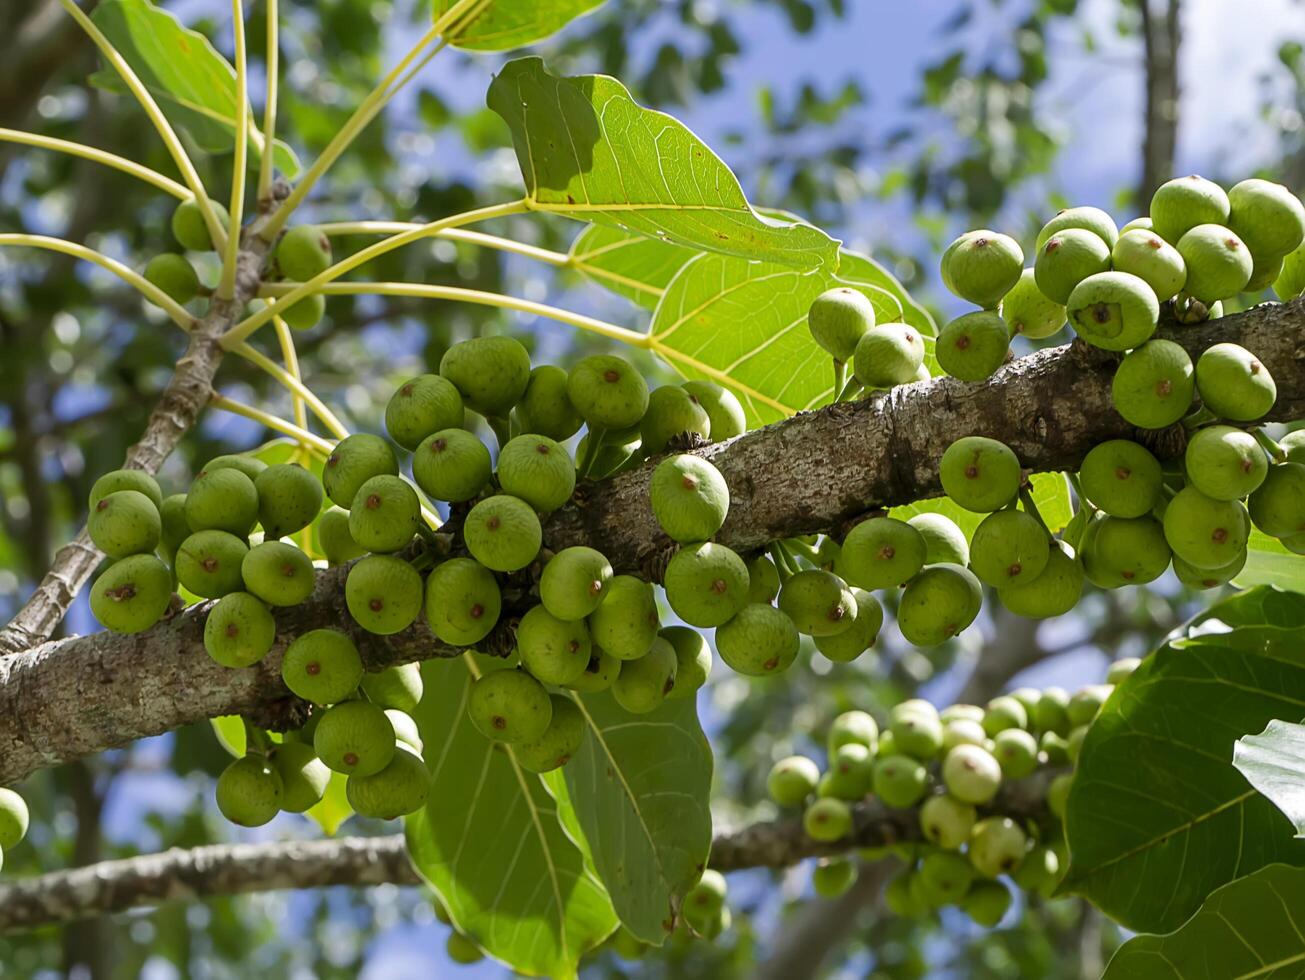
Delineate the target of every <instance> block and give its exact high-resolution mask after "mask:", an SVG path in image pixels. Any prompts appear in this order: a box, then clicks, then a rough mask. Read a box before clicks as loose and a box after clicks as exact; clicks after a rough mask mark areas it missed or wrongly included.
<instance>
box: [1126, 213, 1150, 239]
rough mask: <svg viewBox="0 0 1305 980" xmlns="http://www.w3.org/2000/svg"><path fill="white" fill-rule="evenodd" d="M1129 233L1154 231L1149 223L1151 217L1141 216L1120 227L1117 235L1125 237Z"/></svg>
mask: <svg viewBox="0 0 1305 980" xmlns="http://www.w3.org/2000/svg"><path fill="white" fill-rule="evenodd" d="M1130 231H1155V226H1154V225H1153V224H1152V223H1151V216H1150V215H1142V216H1141V217H1139V218H1134V219H1133V220H1132V221H1129V222H1128V223H1126V224H1124V225H1121V226H1120V229H1119V233H1120V234H1121V235H1126V234H1128V233H1129V232H1130Z"/></svg>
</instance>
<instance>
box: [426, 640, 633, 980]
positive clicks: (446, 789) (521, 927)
mask: <svg viewBox="0 0 1305 980" xmlns="http://www.w3.org/2000/svg"><path fill="white" fill-rule="evenodd" d="M497 666H500V664H499V663H492V662H490V661H488V660H487V659H485V658H481V659H478V660H473V659H472V657H471V655H470V654H468V655H466V656H464V657H463V658H462V659H461V660H459V661H454V662H439V661H430V662H427V663H425V664H423V665H422V679H423V680H424V681H425V692H426V693H425V695H424V696H423V698H422V701H421V704H420V705H418V707H417V710H416V713H415V716H414V717H415V718H416V721H417V728H418V730H419V731H420V732H421V738H422V741H423V742H424V743H425V745H426V763H427V765H428V766H429V768H430V771H431V779H432V783H431V791H430V800H429V802H428V803H427V805H426V807H425V808H424V809H422V810H419V811H418V812H417V813H415V814H412V815H411V816H409V817H408V818H407V820H406V825H407V826H406V831H407V840H408V851H409V854H410V855H411V856H412V861H413V865H414V866H415V867H416V869H417V871H418V872H419V873H420V874H421V876H422V877H423V878H424V879H426V881H428V882H429V883H430V884H431V885H432V887H434V889H435V891H436V893H437V894H438V896H439V898H440V901H441V902H443V903H444V906H445V907H446V908H447V909H448V911H449V915H450V916H451V917H452V919H453V922H454V923H455V924H456V925H457V927H458V928H459V929H460V930H461V931H462V932H464V933H466V934H467V935H468V936H470V937H471V938H472V939H474V940H475V941H476V942H477V943H478V944H479V945H480V946H481V947H483V948H484V949H485V950H486V951H487V952H488V953H490V954H491V955H492V956H495V957H497V958H498V959H500V960H502V961H503V962H505V963H507V964H508V965H510V966H511V967H512V968H513V969H515V970H517V971H518V972H521V973H526V974H531V975H540V976H550V977H570V976H574V975H575V972H576V965H577V963H578V962H579V960H580V957H581V956H582V955H583V954H584V953H585V952H586V951H587V950H589V949H591V948H593V947H594V946H596V945H597V944H598V943H600V942H602V940H603V939H604V938H606V937H607V935H608V934H610V933H611V932H612V930H613V929H614V928H615V927H616V923H617V919H616V913H615V912H614V911H613V910H612V902H611V899H610V898H609V897H608V895H607V892H606V891H605V890H604V888H603V886H602V884H601V883H600V882H599V881H598V879H597V878H596V877H595V875H594V873H593V871H592V870H590V869H589V868H588V867H587V866H586V863H585V860H584V856H583V854H582V852H581V850H580V849H579V848H577V847H576V845H575V844H574V843H573V842H572V841H571V840H570V839H569V838H568V837H567V836H566V834H565V833H564V831H563V829H562V826H561V825H560V823H559V822H558V814H557V808H556V804H555V802H554V800H553V797H552V796H551V795H550V794H549V793H548V791H547V789H546V788H545V787H544V785H543V782H542V781H541V780H540V778H539V777H538V776H536V775H533V774H532V773H529V772H527V771H526V770H525V769H523V768H522V767H521V766H520V765H519V764H518V763H517V762H516V760H515V758H513V755H512V752H511V750H510V749H507V748H504V747H498V746H496V745H495V744H494V743H492V742H490V741H488V740H487V739H486V738H485V737H484V736H483V735H481V734H480V733H479V732H478V731H476V729H475V727H474V726H473V725H472V724H471V721H470V720H469V719H468V717H467V712H466V702H467V697H468V694H469V692H470V690H471V683H472V672H473V671H478V670H481V669H494V668H495V667H497Z"/></svg>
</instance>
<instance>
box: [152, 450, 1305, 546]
mask: <svg viewBox="0 0 1305 980" xmlns="http://www.w3.org/2000/svg"><path fill="white" fill-rule="evenodd" d="M1278 445H1279V446H1281V447H1282V450H1283V452H1285V453H1286V454H1287V461H1288V462H1290V463H1305V429H1296V430H1294V431H1292V432H1288V433H1287V434H1286V435H1285V436H1283V437H1282V438H1281V439H1279V440H1278ZM166 535H167V531H166V523H165V531H164V536H165V537H166Z"/></svg>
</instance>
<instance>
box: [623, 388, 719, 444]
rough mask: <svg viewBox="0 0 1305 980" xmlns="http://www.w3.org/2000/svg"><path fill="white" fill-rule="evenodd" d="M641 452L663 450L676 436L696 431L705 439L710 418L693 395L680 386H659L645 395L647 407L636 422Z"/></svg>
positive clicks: (708, 429) (709, 425) (708, 431)
mask: <svg viewBox="0 0 1305 980" xmlns="http://www.w3.org/2000/svg"><path fill="white" fill-rule="evenodd" d="M639 431H640V433H641V435H642V446H643V451H644V455H646V456H653V455H656V454H657V453H660V452H662V451H663V450H664V449H665V448H666V446H667V444H668V443H669V442H670V441H671V440H672V439H674V438H676V437H677V436H682V435H686V434H688V433H696V434H697V435H700V436H702V437H703V438H704V439H705V438H707V437H708V436H709V435H710V433H711V419H710V418H708V416H707V410H706V409H705V408H703V407H702V406H701V405H699V404H698V402H697V399H695V398H694V396H693V395H692V394H690V393H689V392H687V391H685V390H684V389H683V388H681V387H680V386H679V385H662V386H661V387H660V388H656V389H654V390H653V392H652V394H650V395H649V396H648V410H647V411H646V412H644V416H643V418H642V419H641V420H640V422H639Z"/></svg>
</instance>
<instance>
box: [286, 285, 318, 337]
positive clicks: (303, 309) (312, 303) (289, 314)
mask: <svg viewBox="0 0 1305 980" xmlns="http://www.w3.org/2000/svg"><path fill="white" fill-rule="evenodd" d="M277 311H278V312H279V313H280V315H281V319H283V320H285V322H286V326H288V327H289V328H290V329H291V330H311V329H313V327H315V326H317V325H318V324H319V323H321V321H322V317H324V316H326V297H325V296H323V295H322V294H321V293H311V294H309V295H308V296H305V297H304V298H303V299H300V300H296V301H295V302H294V304H293V305H291V306H289V307H287V308H286V309H280V308H279V307H278V310H277Z"/></svg>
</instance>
